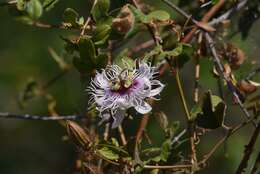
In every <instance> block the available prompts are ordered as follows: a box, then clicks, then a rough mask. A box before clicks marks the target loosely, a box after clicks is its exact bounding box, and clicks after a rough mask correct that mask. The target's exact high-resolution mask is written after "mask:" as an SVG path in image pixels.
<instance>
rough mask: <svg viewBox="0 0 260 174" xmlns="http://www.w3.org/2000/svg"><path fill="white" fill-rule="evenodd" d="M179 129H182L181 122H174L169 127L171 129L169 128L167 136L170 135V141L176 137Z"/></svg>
mask: <svg viewBox="0 0 260 174" xmlns="http://www.w3.org/2000/svg"><path fill="white" fill-rule="evenodd" d="M179 128H180V122H179V121H175V122H172V123H171V124H170V125H169V127H168V128H167V134H168V136H169V138H170V139H172V138H173V137H174V135H175V134H176V132H177V130H178V129H179Z"/></svg>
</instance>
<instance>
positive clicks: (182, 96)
mask: <svg viewBox="0 0 260 174" xmlns="http://www.w3.org/2000/svg"><path fill="white" fill-rule="evenodd" d="M175 72H176V82H177V87H178V91H179V94H180V97H181V101H182V105H183V108H184V110H185V114H186V117H187V119H188V120H190V119H191V116H190V112H189V109H188V106H187V102H186V99H185V96H184V92H183V87H182V84H181V80H180V74H179V68H176V69H175Z"/></svg>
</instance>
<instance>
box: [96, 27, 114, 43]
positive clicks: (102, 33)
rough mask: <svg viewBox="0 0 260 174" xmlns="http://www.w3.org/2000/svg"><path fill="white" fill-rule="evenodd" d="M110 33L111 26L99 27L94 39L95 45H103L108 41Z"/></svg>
mask: <svg viewBox="0 0 260 174" xmlns="http://www.w3.org/2000/svg"><path fill="white" fill-rule="evenodd" d="M110 31H111V27H110V26H109V25H106V24H105V25H98V26H97V28H96V30H95V33H94V35H93V38H92V40H93V42H94V43H95V45H103V44H104V43H105V42H106V41H107V39H108V37H109V34H110Z"/></svg>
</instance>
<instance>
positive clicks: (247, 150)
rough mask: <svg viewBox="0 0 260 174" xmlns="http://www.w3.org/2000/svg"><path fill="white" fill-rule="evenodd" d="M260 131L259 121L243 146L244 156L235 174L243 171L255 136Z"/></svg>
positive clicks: (254, 141)
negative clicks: (246, 143)
mask: <svg viewBox="0 0 260 174" xmlns="http://www.w3.org/2000/svg"><path fill="white" fill-rule="evenodd" d="M259 132H260V122H259V123H258V125H257V127H256V129H255V130H254V133H253V135H252V137H251V139H250V141H249V143H248V145H246V146H245V151H244V156H243V158H242V160H241V162H240V164H239V166H238V168H237V171H236V174H241V173H243V172H244V169H245V168H246V167H247V163H248V160H249V158H250V156H251V154H252V152H253V148H254V145H255V144H256V140H257V137H258V135H259Z"/></svg>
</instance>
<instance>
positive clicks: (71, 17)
mask: <svg viewBox="0 0 260 174" xmlns="http://www.w3.org/2000/svg"><path fill="white" fill-rule="evenodd" d="M78 16H79V15H78V13H77V12H76V11H75V10H73V9H72V8H67V9H66V10H65V11H64V13H63V21H64V22H65V23H69V24H71V25H72V26H74V27H75V26H77V20H78Z"/></svg>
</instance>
